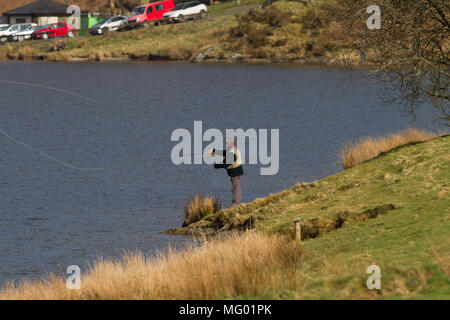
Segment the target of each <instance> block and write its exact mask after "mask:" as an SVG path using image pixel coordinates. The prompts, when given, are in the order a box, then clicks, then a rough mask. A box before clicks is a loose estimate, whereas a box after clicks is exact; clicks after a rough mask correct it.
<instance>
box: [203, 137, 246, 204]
mask: <svg viewBox="0 0 450 320" xmlns="http://www.w3.org/2000/svg"><path fill="white" fill-rule="evenodd" d="M208 153H209V154H211V156H213V157H214V156H215V155H216V154H218V155H220V156H222V157H223V163H214V168H215V169H219V168H225V169H227V173H228V176H230V178H231V192H233V202H232V205H231V206H236V205H239V204H240V203H241V199H242V192H241V177H242V176H243V175H244V169H243V168H242V158H241V153H240V152H239V150H238V148H237V147H236V139H235V138H234V137H232V138H227V139H226V150H216V149H212V150H210V151H208Z"/></svg>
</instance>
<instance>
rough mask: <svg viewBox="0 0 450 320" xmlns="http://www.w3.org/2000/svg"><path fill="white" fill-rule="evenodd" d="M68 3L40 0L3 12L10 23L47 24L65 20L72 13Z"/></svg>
mask: <svg viewBox="0 0 450 320" xmlns="http://www.w3.org/2000/svg"><path fill="white" fill-rule="evenodd" d="M67 8H68V5H66V4H63V3H59V2H56V1H53V0H38V1H36V2H33V3H31V4H29V5H26V6H23V7H20V8H16V9H13V10H10V11H8V12H5V13H3V15H4V16H5V17H6V18H7V20H8V22H7V23H9V24H16V23H37V24H38V25H46V24H49V23H55V22H65V21H66V20H67V17H69V16H71V13H67Z"/></svg>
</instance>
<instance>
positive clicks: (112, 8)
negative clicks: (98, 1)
mask: <svg viewBox="0 0 450 320" xmlns="http://www.w3.org/2000/svg"><path fill="white" fill-rule="evenodd" d="M108 6H109V10H110V11H111V15H112V16H115V15H116V5H115V3H114V0H108Z"/></svg>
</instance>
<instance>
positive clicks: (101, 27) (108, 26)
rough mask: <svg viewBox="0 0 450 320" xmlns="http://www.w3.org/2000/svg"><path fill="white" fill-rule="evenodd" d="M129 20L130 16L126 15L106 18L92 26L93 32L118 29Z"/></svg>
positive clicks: (98, 32) (101, 32) (94, 33)
mask: <svg viewBox="0 0 450 320" xmlns="http://www.w3.org/2000/svg"><path fill="white" fill-rule="evenodd" d="M127 22H128V18H127V17H125V16H116V17H111V18H104V19H102V20H100V21H99V22H98V23H97V24H95V25H93V26H92V27H91V31H90V32H91V34H93V35H96V34H104V33H106V32H109V31H116V30H117V29H119V27H120V26H121V25H123V24H125V23H127Z"/></svg>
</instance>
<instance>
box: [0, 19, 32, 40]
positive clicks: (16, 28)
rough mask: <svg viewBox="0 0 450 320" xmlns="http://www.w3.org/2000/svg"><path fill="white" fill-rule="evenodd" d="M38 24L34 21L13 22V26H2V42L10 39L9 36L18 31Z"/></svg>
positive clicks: (0, 29) (0, 33)
mask: <svg viewBox="0 0 450 320" xmlns="http://www.w3.org/2000/svg"><path fill="white" fill-rule="evenodd" d="M31 25H36V24H34V23H18V24H13V25H12V26H7V27H3V28H0V42H6V41H8V37H9V36H10V35H12V34H14V33H16V32H19V31H21V30H24V29H25V28H27V27H29V26H31Z"/></svg>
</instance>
